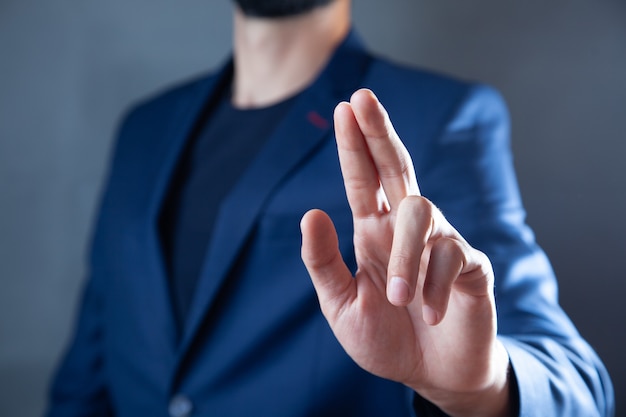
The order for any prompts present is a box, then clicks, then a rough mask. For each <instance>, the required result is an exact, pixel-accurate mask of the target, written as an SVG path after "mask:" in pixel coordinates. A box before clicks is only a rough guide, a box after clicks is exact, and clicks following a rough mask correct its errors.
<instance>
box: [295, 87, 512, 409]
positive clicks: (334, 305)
mask: <svg viewBox="0 0 626 417" xmlns="http://www.w3.org/2000/svg"><path fill="white" fill-rule="evenodd" d="M335 132H336V137H337V147H338V150H339V159H340V162H341V170H342V173H343V177H344V183H345V188H346V193H347V196H348V201H349V203H350V207H351V209H352V215H353V219H354V248H355V255H356V260H357V265H358V271H357V273H356V275H355V276H354V277H353V276H352V274H351V273H350V271H349V270H348V268H347V267H346V265H345V263H344V261H343V259H342V257H341V254H340V252H339V249H338V242H337V234H336V232H335V228H334V226H333V223H332V220H331V219H330V218H329V217H328V216H327V215H326V214H325V213H324V212H322V211H319V210H311V211H310V212H308V213H306V214H305V216H304V217H303V219H302V224H301V227H302V235H303V243H302V259H303V260H304V263H305V265H306V267H307V269H308V271H309V274H310V275H311V278H312V280H313V284H314V286H315V289H316V291H317V295H318V297H319V301H320V305H321V308H322V312H323V313H324V316H325V317H326V319H327V320H328V322H329V324H330V326H331V328H332V330H333V332H334V333H335V336H336V337H337V339H338V340H339V342H340V343H341V344H342V346H343V347H344V349H345V350H346V352H347V353H348V354H349V355H350V356H351V357H352V358H353V359H354V360H355V361H356V362H357V363H358V364H359V365H360V366H361V367H362V368H364V369H365V370H367V371H369V372H371V373H373V374H375V375H378V376H380V377H383V378H387V379H391V380H395V381H398V382H401V383H404V384H406V385H407V386H409V387H411V388H412V389H414V390H415V391H416V392H418V393H419V394H420V395H421V396H423V397H424V398H426V399H428V400H429V401H431V402H433V403H434V404H436V405H437V406H439V407H440V408H441V409H442V410H444V411H445V412H447V413H448V414H451V415H454V416H457V415H458V416H483V417H484V416H500V415H507V413H508V401H509V393H508V379H507V371H508V366H509V365H508V355H507V353H506V352H505V350H504V347H503V346H502V345H501V344H500V342H499V341H498V340H497V338H496V325H497V324H496V311H495V304H494V296H493V272H492V268H491V264H490V262H489V260H488V259H487V257H486V256H485V255H484V254H483V253H481V252H479V251H477V250H476V249H474V248H472V247H471V246H470V245H469V244H468V243H467V242H466V241H465V240H464V239H463V237H462V236H461V235H460V234H459V233H458V232H457V231H456V230H455V229H454V228H453V227H452V226H451V225H450V224H449V223H448V222H447V221H446V219H445V218H444V216H443V215H442V214H441V212H440V211H439V210H438V209H437V208H436V207H435V206H434V205H433V204H432V203H431V202H430V201H429V200H427V199H426V198H424V197H421V196H420V194H419V188H418V185H417V180H416V178H415V171H414V169H413V164H412V161H411V158H410V156H409V154H408V151H407V150H406V148H405V147H404V145H403V144H402V142H401V141H400V139H399V138H398V136H397V134H396V133H395V131H394V128H393V126H392V125H391V122H390V120H389V117H388V115H387V113H386V111H385V109H384V108H383V107H382V105H381V104H380V103H379V102H378V100H377V98H376V97H375V96H374V94H373V93H372V92H370V91H369V90H359V91H357V92H356V93H354V95H353V96H352V98H351V100H350V103H340V104H339V105H338V106H337V108H336V109H335Z"/></svg>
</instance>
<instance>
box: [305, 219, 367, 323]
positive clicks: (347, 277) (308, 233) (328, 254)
mask: <svg viewBox="0 0 626 417" xmlns="http://www.w3.org/2000/svg"><path fill="white" fill-rule="evenodd" d="M300 229H301V230H302V261H303V262H304V265H305V266H306V269H307V270H308V271H309V275H310V276H311V280H312V281H313V286H314V287H315V291H316V292H317V298H318V299H319V302H320V306H321V308H322V312H323V313H324V315H325V316H326V318H327V319H328V320H329V321H331V322H332V321H334V318H335V317H336V316H337V314H338V312H339V311H341V308H342V306H343V305H344V304H345V303H346V302H347V301H348V300H349V298H350V297H351V296H352V295H353V294H354V293H355V291H356V288H355V286H354V280H353V279H352V274H351V273H350V270H349V269H348V267H347V266H346V264H345V262H344V261H343V258H342V257H341V252H339V241H338V239H337V232H336V231H335V226H334V225H333V222H332V220H331V219H330V217H328V215H327V214H326V213H324V212H323V211H321V210H310V211H308V212H307V213H306V214H305V215H304V217H302V221H301V222H300Z"/></svg>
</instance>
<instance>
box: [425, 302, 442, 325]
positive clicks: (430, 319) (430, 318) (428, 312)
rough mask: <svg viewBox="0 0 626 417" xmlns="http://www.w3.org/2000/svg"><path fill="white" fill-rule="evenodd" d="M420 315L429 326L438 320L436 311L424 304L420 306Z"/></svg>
mask: <svg viewBox="0 0 626 417" xmlns="http://www.w3.org/2000/svg"><path fill="white" fill-rule="evenodd" d="M422 317H423V318H424V321H425V322H426V324H428V325H430V326H434V325H435V324H437V322H438V321H439V315H438V314H437V312H436V311H435V310H434V309H433V308H432V307H431V306H428V305H426V304H424V305H423V306H422Z"/></svg>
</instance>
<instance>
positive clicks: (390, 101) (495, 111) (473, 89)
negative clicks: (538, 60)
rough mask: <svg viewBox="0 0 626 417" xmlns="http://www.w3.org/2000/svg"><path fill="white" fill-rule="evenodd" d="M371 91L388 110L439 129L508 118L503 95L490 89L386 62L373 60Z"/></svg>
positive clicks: (474, 83) (463, 80)
mask: <svg viewBox="0 0 626 417" xmlns="http://www.w3.org/2000/svg"><path fill="white" fill-rule="evenodd" d="M368 87H371V88H372V89H373V90H374V92H375V93H376V94H377V95H378V96H379V98H380V99H381V102H382V103H383V104H384V105H385V106H386V107H391V108H393V107H397V109H394V110H395V111H396V112H397V113H399V114H403V113H407V116H408V114H411V115H412V116H411V118H414V117H416V115H418V114H419V115H423V116H424V117H425V118H427V119H428V121H430V122H435V121H438V122H439V124H440V127H441V124H444V125H447V124H448V123H450V122H452V123H454V121H455V120H458V123H461V124H462V123H464V122H465V121H470V120H474V121H475V120H477V119H485V118H487V119H489V118H502V117H504V118H506V117H507V116H508V113H507V109H506V104H505V102H504V100H503V98H502V95H501V94H500V92H499V91H497V90H496V89H495V88H494V87H492V86H490V85H487V84H484V83H480V82H476V81H471V80H465V79H461V78H457V77H453V76H450V75H446V74H443V73H437V72H434V71H430V70H425V69H422V68H417V67H411V66H408V65H404V64H398V63H395V62H391V61H389V60H385V59H379V58H377V59H375V60H374V62H373V65H372V67H371V71H370V76H369V85H368ZM388 110H391V109H388ZM390 113H391V111H390ZM422 122H425V121H422ZM428 124H432V123H428ZM435 124H437V123H435ZM456 127H459V126H456Z"/></svg>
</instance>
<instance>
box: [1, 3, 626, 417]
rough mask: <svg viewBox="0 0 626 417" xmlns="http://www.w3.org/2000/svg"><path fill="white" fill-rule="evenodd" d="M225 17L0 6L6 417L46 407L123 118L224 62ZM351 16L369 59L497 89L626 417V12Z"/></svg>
mask: <svg viewBox="0 0 626 417" xmlns="http://www.w3.org/2000/svg"><path fill="white" fill-rule="evenodd" d="M230 8H231V5H230V1H229V0H178V1H176V2H173V1H165V0H124V1H122V0H108V1H106V2H103V1H93V2H86V1H78V0H56V1H54V2H51V1H46V0H0V415H2V416H24V417H30V416H37V415H39V414H40V413H41V411H42V409H43V405H44V401H45V395H46V389H47V384H48V380H49V378H50V375H51V372H52V370H53V369H54V367H55V365H56V361H57V360H58V357H59V355H60V353H61V351H62V349H63V347H64V346H65V343H66V341H67V337H68V334H69V332H70V329H71V323H72V319H73V315H74V311H75V307H76V303H77V295H78V291H79V289H80V288H81V283H82V280H83V275H84V259H85V257H84V255H85V250H86V244H87V242H88V238H89V233H90V229H91V223H92V220H93V219H92V217H93V212H94V208H95V204H96V202H97V199H98V196H99V192H100V188H101V184H102V176H103V173H104V171H105V169H106V164H107V160H108V155H109V151H110V146H111V140H112V135H113V132H114V130H115V127H116V123H117V121H118V118H119V116H120V114H121V113H122V111H123V110H124V109H125V108H127V107H128V105H129V104H130V103H132V102H133V101H135V100H137V99H138V98H141V97H143V96H145V95H146V94H149V93H151V92H154V91H155V90H158V89H160V88H163V87H165V86H167V85H170V84H171V83H172V82H177V81H180V80H183V79H185V78H187V77H189V76H194V75H197V74H200V73H202V72H205V71H207V70H208V69H210V68H213V67H215V66H216V65H219V64H220V63H221V62H223V60H224V57H225V55H226V54H227V53H228V51H229V49H230V46H229V45H230V40H231V35H230V30H231V20H230ZM354 9H355V11H354V22H355V26H356V27H357V29H358V30H359V31H360V32H361V34H362V35H363V37H364V38H365V39H366V41H367V42H368V44H369V45H370V47H371V49H373V50H374V51H376V52H378V53H380V54H382V55H386V56H389V57H391V58H394V59H396V60H398V61H401V62H404V63H410V64H413V65H419V66H422V67H426V68H429V69H435V70H438V71H443V72H446V73H449V74H452V75H456V76H459V77H463V78H469V79H475V80H481V81H484V82H486V83H489V84H492V85H494V86H495V87H497V88H498V89H500V91H502V93H503V95H504V96H505V98H506V99H507V101H508V103H509V106H510V111H511V114H512V120H513V148H514V152H515V155H516V159H515V162H516V167H517V170H518V178H519V182H520V186H521V189H522V194H523V197H524V199H525V203H526V208H527V211H528V221H529V223H530V225H531V226H532V227H533V228H534V229H535V232H536V234H537V239H538V241H539V243H540V244H541V245H542V246H543V247H544V249H545V250H546V251H547V253H548V255H549V256H550V258H551V259H552V261H553V264H554V267H555V269H556V272H557V275H558V277H559V282H560V291H561V302H562V304H563V306H564V308H565V310H566V311H567V312H568V313H569V314H570V316H571V317H572V318H573V320H574V321H575V322H576V324H577V325H578V327H579V329H580V331H581V333H582V334H583V335H584V336H585V337H586V338H587V340H589V342H590V343H591V344H592V345H593V346H594V347H595V348H596V350H597V351H598V353H599V354H600V356H601V357H602V358H603V359H604V361H605V363H606V365H607V367H608V369H609V371H610V373H611V375H612V377H613V381H614V384H615V390H616V397H617V401H618V416H624V415H626V404H622V401H621V400H622V397H623V396H624V394H626V357H625V355H624V349H625V348H626V343H625V342H626V334H625V333H626V332H624V321H625V320H626V314H625V311H626V309H625V303H624V301H623V300H624V294H626V279H625V274H624V271H625V269H626V268H625V267H624V265H623V264H622V262H624V261H625V260H626V239H625V236H626V134H625V133H624V132H626V2H624V1H620V0H615V1H611V0H593V1H589V0H552V1H544V0H541V1H540V0H528V1H524V2H504V1H501V0H472V1H464V2H457V1H427V0H386V1H384V2H382V1H377V0H354ZM392 117H393V115H392Z"/></svg>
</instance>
